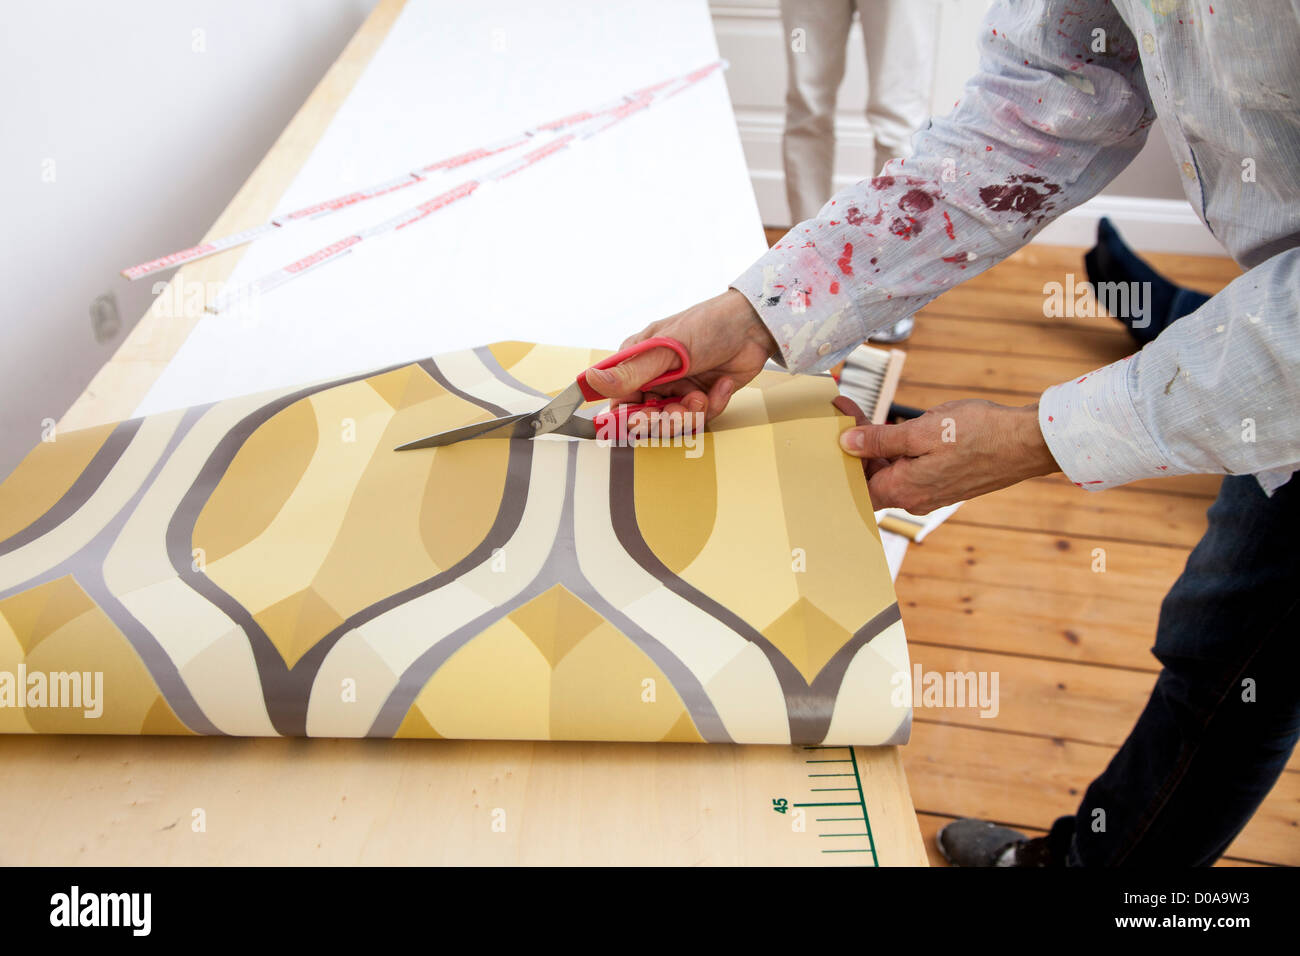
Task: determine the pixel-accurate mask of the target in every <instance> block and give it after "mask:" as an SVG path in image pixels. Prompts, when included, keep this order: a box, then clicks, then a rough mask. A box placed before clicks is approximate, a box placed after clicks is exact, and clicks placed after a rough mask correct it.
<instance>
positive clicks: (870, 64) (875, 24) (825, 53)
mask: <svg viewBox="0 0 1300 956" xmlns="http://www.w3.org/2000/svg"><path fill="white" fill-rule="evenodd" d="M854 9H856V10H857V11H858V18H859V19H860V20H861V22H862V38H863V41H864V46H865V47H866V54H867V124H868V126H869V127H870V135H871V137H872V140H873V141H874V146H875V158H874V160H873V168H872V169H871V170H861V171H858V172H861V173H863V174H867V175H869V174H871V173H872V172H874V171H875V170H878V169H880V167H881V166H883V165H884V164H885V163H886V162H888V161H889V160H891V159H895V158H899V157H906V156H907V155H908V154H909V152H910V143H911V139H912V134H913V133H914V132H916V130H917V129H918V128H919V127H920V126H921V124H923V123H924V122H925V121H926V119H927V118H928V117H929V115H930V90H931V87H932V85H933V81H934V50H935V41H936V36H937V33H938V19H939V9H938V4H937V3H935V2H933V0H781V21H782V23H783V24H784V25H785V56H786V62H787V64H788V66H789V73H788V76H789V81H788V86H787V89H786V97H785V137H784V140H783V142H782V157H783V159H784V161H785V188H786V197H787V199H789V202H790V214H791V216H792V217H793V219H792V220H791V221H792V222H796V223H798V222H803V221H804V220H805V219H811V218H812V217H813V216H815V215H816V214H817V210H819V209H820V208H821V207H822V206H823V205H824V204H825V203H826V201H827V200H828V199H830V198H831V195H832V193H833V191H834V190H833V189H832V187H831V176H832V174H833V172H834V166H835V94H836V92H837V91H838V89H839V85H840V81H841V80H842V79H843V78H844V60H845V51H846V48H847V46H848V37H849V27H850V25H851V24H852V22H853V11H854Z"/></svg>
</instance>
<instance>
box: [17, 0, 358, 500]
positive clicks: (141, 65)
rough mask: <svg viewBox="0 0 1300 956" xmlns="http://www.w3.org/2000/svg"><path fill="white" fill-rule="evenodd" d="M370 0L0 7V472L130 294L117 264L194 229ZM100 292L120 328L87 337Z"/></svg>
mask: <svg viewBox="0 0 1300 956" xmlns="http://www.w3.org/2000/svg"><path fill="white" fill-rule="evenodd" d="M374 3H375V0H276V2H274V3H268V2H265V0H190V2H186V3H184V4H179V3H175V2H169V0H131V2H130V3H103V2H97V0H42V2H40V3H30V4H8V5H6V9H5V25H4V29H3V31H0V90H3V93H0V96H3V103H4V107H3V127H2V129H3V132H2V133H0V136H3V138H4V145H3V147H2V148H0V202H3V206H2V207H0V208H3V217H4V218H3V221H4V226H3V232H2V233H0V236H2V239H0V294H2V295H3V300H2V302H0V477H2V476H4V475H6V474H8V472H9V471H10V469H12V468H13V466H14V465H16V464H17V463H18V461H19V460H20V459H21V458H22V456H23V455H24V454H25V453H26V452H27V451H28V450H30V449H31V448H32V447H33V446H34V445H35V444H36V442H37V441H38V440H39V439H40V433H41V421H42V419H45V418H52V419H58V418H59V417H60V416H61V415H62V414H63V412H64V411H66V410H67V407H68V406H69V405H70V404H71V403H72V401H73V400H74V399H75V398H76V397H77V395H79V394H80V393H81V391H82V389H83V388H84V387H85V385H86V383H87V382H89V380H90V378H91V377H92V376H93V375H94V373H95V372H96V371H97V370H98V369H99V367H100V366H101V365H102V364H103V363H104V362H105V361H106V360H107V359H108V358H109V356H110V355H111V354H112V352H113V350H114V349H116V348H117V346H118V345H119V344H120V343H121V341H122V338H123V336H124V335H125V334H126V332H127V331H129V329H130V327H131V326H132V325H133V324H134V323H135V322H136V321H137V320H138V319H139V318H140V316H141V315H143V314H144V312H145V310H146V308H147V307H148V305H149V301H150V299H151V295H150V285H151V283H150V282H149V281H147V280H141V281H139V282H136V283H129V282H127V280H125V279H123V278H121V277H120V276H119V275H118V274H117V273H118V270H119V269H121V268H123V267H124V266H128V265H132V264H134V263H136V262H141V261H144V260H146V259H150V258H152V257H154V256H156V255H160V254H162V253H165V252H170V251H172V250H175V249H180V248H183V247H185V246H188V245H191V244H192V243H193V242H195V241H196V240H197V239H198V238H199V237H200V236H201V235H202V234H203V233H204V232H205V231H206V230H207V229H208V227H209V226H210V225H211V224H212V222H213V220H214V219H216V217H217V216H218V215H219V214H220V212H221V210H222V209H224V208H225V206H226V204H227V203H228V202H229V201H230V199H231V197H232V196H233V195H234V194H235V191H236V190H237V189H238V188H239V187H240V186H241V185H242V184H243V182H244V180H245V179H246V178H247V177H248V175H249V173H251V172H252V170H253V168H254V166H256V165H257V163H258V161H259V160H260V159H261V158H262V156H263V154H264V153H265V152H266V150H267V149H268V148H270V146H271V144H272V143H273V142H274V141H275V138H276V136H278V135H279V133H280V131H281V130H282V129H283V128H284V126H285V124H286V123H288V121H289V119H290V118H291V117H292V116H293V114H294V113H295V112H296V110H297V109H298V107H299V106H300V105H301V104H302V102H303V100H305V99H306V98H307V95H308V94H309V93H310V92H311V89H312V87H313V86H315V84H316V82H317V81H318V80H319V79H320V78H321V76H323V75H324V73H325V71H326V69H328V67H329V65H330V64H331V63H332V62H333V61H334V59H335V58H336V57H337V56H338V54H339V53H340V52H341V51H342V50H343V47H344V46H345V45H346V44H347V41H348V40H349V39H350V38H351V36H352V34H353V33H355V32H356V30H357V28H358V27H359V26H360V25H361V23H362V21H363V20H364V19H365V15H366V14H367V13H368V12H369V11H370V9H371V8H372V7H373V6H374ZM196 31H201V32H196ZM51 179H52V181H50V180H51ZM106 293H107V294H111V295H112V296H114V297H115V299H116V305H117V310H118V314H119V315H120V317H121V324H120V328H119V329H118V330H117V333H116V334H115V335H113V336H112V337H111V338H110V339H109V340H108V341H104V342H99V341H97V340H96V337H95V335H94V333H93V330H92V323H91V317H90V305H91V302H92V301H93V300H95V299H96V297H98V296H100V295H103V294H106Z"/></svg>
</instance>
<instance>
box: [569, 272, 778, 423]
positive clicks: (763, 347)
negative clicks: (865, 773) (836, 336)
mask: <svg viewBox="0 0 1300 956" xmlns="http://www.w3.org/2000/svg"><path fill="white" fill-rule="evenodd" d="M656 335H667V336H670V337H672V338H674V339H676V340H677V341H679V342H681V343H682V345H684V346H686V354H688V355H689V356H690V357H691V374H690V375H688V376H687V377H686V378H682V379H678V380H677V381H675V382H668V383H667V384H665V385H656V386H655V388H654V394H655V395H659V396H662V397H665V398H669V397H671V398H675V399H676V400H675V401H672V402H670V403H669V404H668V405H666V406H664V407H663V408H660V409H658V410H657V412H656V416H658V417H661V418H666V419H667V420H668V421H671V422H675V424H680V421H681V416H683V415H685V414H686V413H691V414H695V413H699V412H703V413H704V415H705V419H706V420H708V419H710V418H714V417H715V416H717V415H719V414H720V413H721V412H722V410H723V409H724V408H726V407H727V402H728V401H729V400H730V398H731V396H732V394H733V393H734V392H735V391H736V389H738V388H740V387H741V386H743V385H747V384H749V382H750V381H752V380H753V378H754V376H756V375H757V374H758V373H759V372H760V371H761V370H762V368H763V363H764V362H766V361H767V359H768V357H769V356H771V355H774V354H776V350H777V347H776V341H775V340H774V339H773V338H772V334H771V333H770V332H768V330H767V327H766V326H765V325H763V323H762V322H761V321H760V320H759V318H758V314H757V313H755V312H754V308H753V306H751V305H750V304H749V300H748V299H746V298H745V297H744V296H743V295H741V294H740V293H739V292H737V291H736V290H735V289H728V290H727V291H726V292H724V293H722V295H719V296H715V297H714V298H712V299H708V300H706V301H704V302H701V303H699V304H698V305H693V306H691V307H690V308H689V309H687V310H686V311H684V312H678V313H677V314H676V315H673V316H669V317H668V318H666V319H661V320H660V321H658V322H652V323H651V324H650V325H647V326H646V327H645V328H644V329H642V330H641V331H640V332H638V333H637V334H636V335H633V336H631V337H630V338H628V339H627V340H626V341H625V342H624V343H623V344H622V345H621V346H619V348H627V347H628V346H629V345H635V344H636V343H637V342H640V341H643V340H644V339H648V338H651V337H653V336H656ZM676 365H677V356H676V355H675V354H674V353H673V352H671V351H670V350H668V349H652V350H650V351H649V352H642V353H641V354H640V355H637V356H634V357H633V358H630V359H628V360H627V361H626V362H623V363H622V364H621V365H615V366H614V367H613V368H610V369H606V370H604V371H597V370H595V369H592V370H591V371H589V372H587V382H588V383H589V384H590V385H591V387H592V388H594V389H595V390H596V391H598V392H599V393H600V394H602V395H604V396H606V397H608V398H609V399H611V401H610V405H611V406H617V405H622V404H628V403H632V402H640V401H643V398H642V394H641V391H640V388H641V386H642V385H643V384H644V383H646V382H649V381H650V380H652V379H654V378H657V377H658V376H660V375H662V374H663V373H664V372H666V371H668V370H669V369H670V368H673V367H674V366H676ZM642 414H644V413H642ZM674 430H675V429H674Z"/></svg>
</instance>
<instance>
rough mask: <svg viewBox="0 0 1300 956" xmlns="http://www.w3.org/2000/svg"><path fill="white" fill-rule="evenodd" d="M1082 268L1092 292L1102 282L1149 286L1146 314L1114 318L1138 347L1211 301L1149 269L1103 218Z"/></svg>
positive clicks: (1206, 296)
mask: <svg viewBox="0 0 1300 956" xmlns="http://www.w3.org/2000/svg"><path fill="white" fill-rule="evenodd" d="M1083 265H1084V268H1085V269H1086V270H1087V272H1088V281H1089V282H1091V283H1092V287H1093V289H1094V290H1096V288H1097V286H1098V284H1100V283H1103V282H1114V283H1124V284H1125V285H1128V284H1129V283H1133V282H1139V283H1149V285H1148V286H1147V288H1148V289H1149V290H1150V294H1149V296H1148V297H1147V302H1146V307H1147V308H1146V314H1145V315H1128V316H1122V315H1117V316H1115V318H1116V319H1117V320H1118V321H1119V322H1121V323H1123V324H1124V326H1125V327H1126V328H1127V329H1128V331H1129V335H1131V336H1133V338H1134V339H1135V340H1136V341H1137V342H1138V343H1139V344H1141V345H1146V344H1147V343H1148V342H1151V341H1154V339H1155V337H1156V336H1157V335H1159V334H1160V333H1161V332H1163V331H1164V330H1165V329H1166V328H1168V327H1169V326H1170V325H1171V324H1172V323H1173V322H1174V321H1175V320H1177V319H1180V318H1182V317H1183V316H1184V315H1187V314H1189V313H1191V312H1195V311H1196V310H1197V309H1199V308H1200V307H1201V306H1202V305H1204V304H1205V302H1206V301H1207V300H1208V299H1209V298H1210V297H1209V296H1208V295H1204V294H1203V293H1200V292H1196V291H1195V290H1193V289H1185V288H1183V287H1182V286H1179V285H1175V284H1174V283H1172V282H1170V281H1169V280H1168V279H1166V278H1165V277H1164V276H1162V275H1161V274H1160V273H1158V272H1156V270H1154V269H1152V268H1151V266H1149V265H1147V263H1146V262H1145V261H1143V259H1142V258H1141V257H1140V256H1139V255H1138V254H1137V253H1136V252H1134V251H1133V250H1132V249H1130V248H1129V247H1128V245H1127V244H1125V242H1124V240H1123V239H1121V238H1120V235H1119V233H1118V232H1117V231H1116V230H1115V226H1114V224H1112V223H1111V221H1110V220H1109V219H1106V218H1102V219H1101V220H1100V221H1099V222H1098V223H1097V244H1096V245H1095V246H1093V247H1092V248H1091V249H1089V250H1088V252H1087V253H1086V254H1085V255H1084V257H1083Z"/></svg>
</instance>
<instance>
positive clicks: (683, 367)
mask: <svg viewBox="0 0 1300 956" xmlns="http://www.w3.org/2000/svg"><path fill="white" fill-rule="evenodd" d="M651 349H672V350H673V351H674V352H676V353H677V360H678V362H679V364H678V366H677V368H671V369H669V370H668V371H666V372H664V373H663V374H662V375H660V376H659V377H658V378H656V379H654V380H652V381H649V382H646V383H645V384H644V385H642V386H641V390H642V391H644V390H646V389H649V388H654V387H655V386H656V385H665V384H667V383H668V382H675V381H677V380H678V379H679V378H685V377H686V376H687V375H688V374H690V371H691V357H690V356H689V355H687V354H686V346H684V345H682V343H681V342H678V341H677V340H676V339H670V338H668V337H667V336H663V335H659V336H656V337H654V338H652V339H646V340H645V341H643V342H638V343H636V345H632V346H629V347H627V348H625V349H624V350H623V351H621V352H615V353H614V354H613V355H611V356H610V357H609V358H607V359H602V360H601V361H600V362H598V363H597V364H595V365H593V366H592V367H591V368H595V369H605V368H612V367H614V366H615V365H619V364H621V363H623V362H626V361H627V360H628V359H630V358H631V357H632V356H634V355H640V354H641V353H642V352H649V351H650V350H651ZM589 371H591V369H585V370H584V371H583V372H582V374H580V375H579V376H578V388H580V389H582V397H583V398H585V399H586V400H587V401H589V402H598V401H600V400H601V399H602V398H604V397H605V396H604V395H601V394H600V392H598V391H596V390H595V389H594V388H592V387H591V386H590V385H589V384H588V383H587V372H589ZM623 407H624V408H627V409H628V410H629V411H637V410H638V409H642V408H647V407H649V408H653V407H656V406H654V405H651V404H650V403H649V402H647V403H645V404H643V405H625V406H623Z"/></svg>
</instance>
